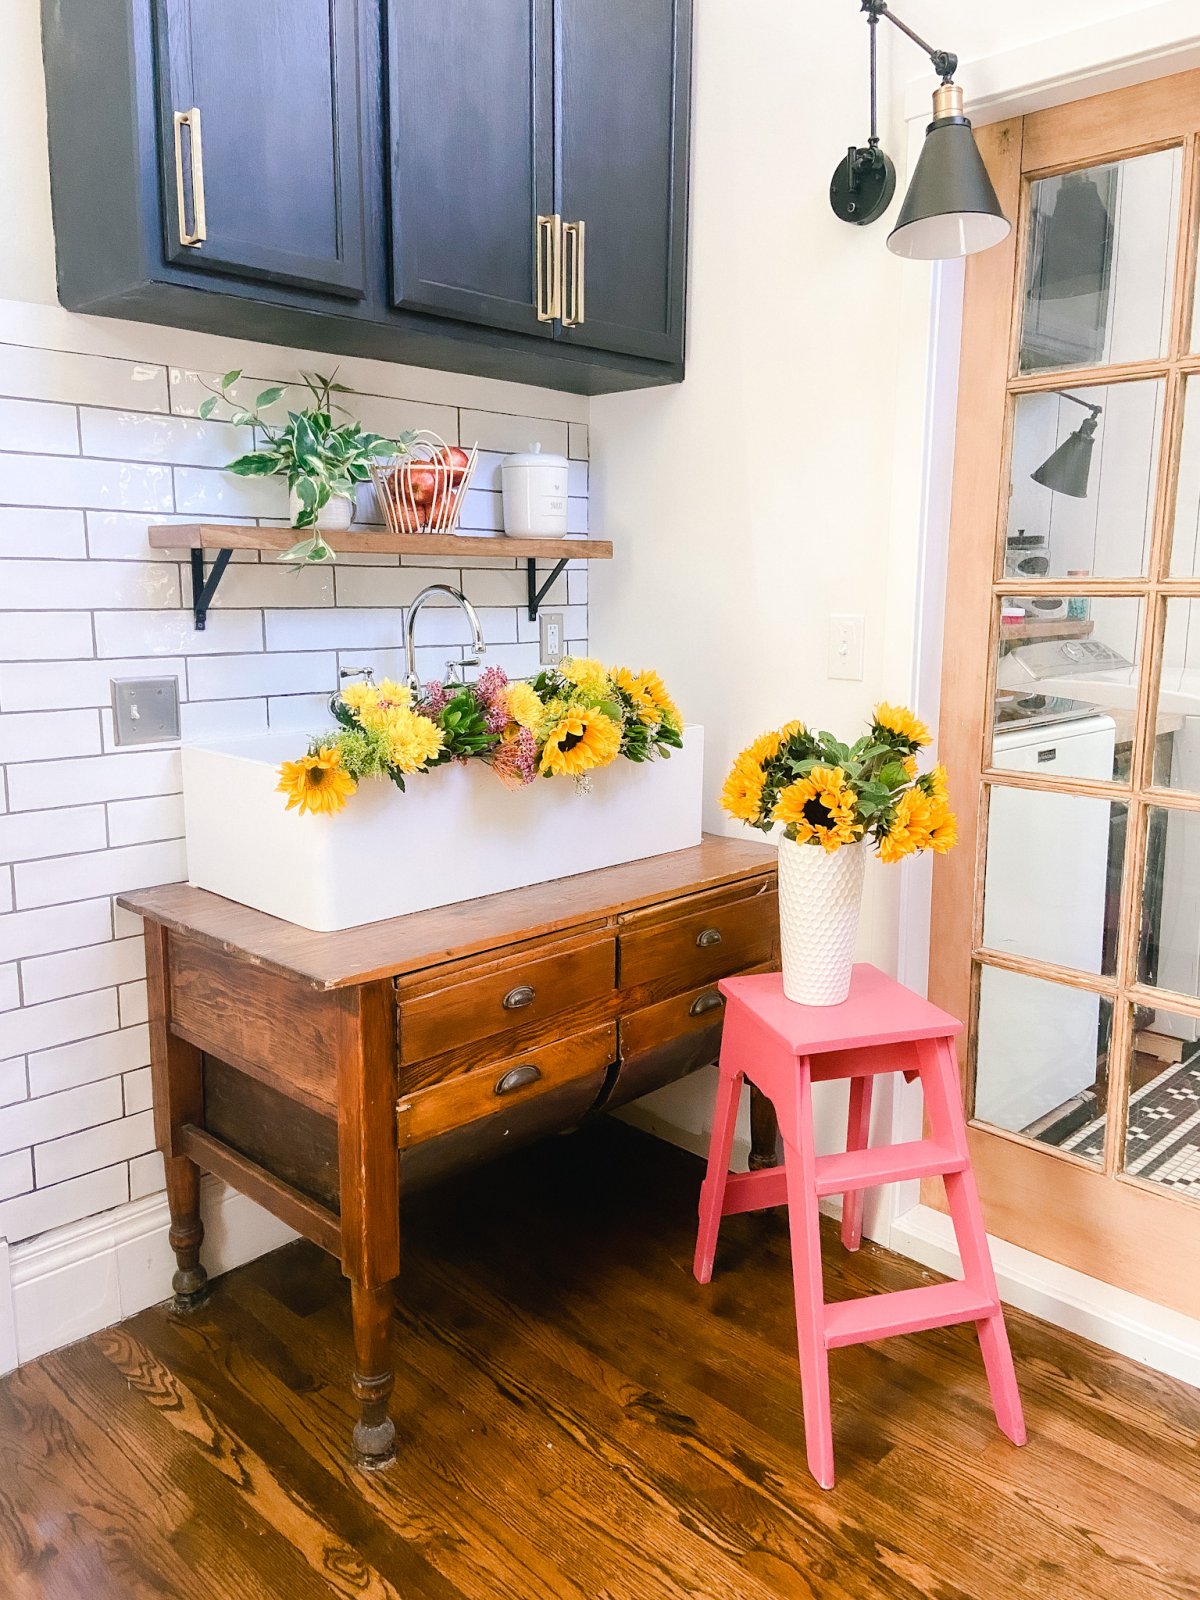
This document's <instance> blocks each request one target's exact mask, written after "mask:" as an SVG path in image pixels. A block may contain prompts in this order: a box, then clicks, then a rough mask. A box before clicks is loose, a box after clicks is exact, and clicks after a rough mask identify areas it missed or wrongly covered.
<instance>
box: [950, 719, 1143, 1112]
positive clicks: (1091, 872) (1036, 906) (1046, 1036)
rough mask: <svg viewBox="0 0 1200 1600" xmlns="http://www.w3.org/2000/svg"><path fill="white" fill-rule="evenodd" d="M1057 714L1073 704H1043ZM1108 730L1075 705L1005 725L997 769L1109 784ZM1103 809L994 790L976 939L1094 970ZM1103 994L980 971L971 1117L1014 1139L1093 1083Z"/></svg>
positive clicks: (1100, 925) (1103, 871) (1104, 878)
mask: <svg viewBox="0 0 1200 1600" xmlns="http://www.w3.org/2000/svg"><path fill="white" fill-rule="evenodd" d="M1050 704H1051V705H1055V706H1057V707H1060V708H1061V707H1062V706H1063V705H1064V704H1066V705H1067V706H1068V707H1069V706H1070V704H1071V703H1070V702H1065V703H1064V702H1062V701H1058V702H1050ZM1115 743H1116V725H1115V724H1114V722H1113V720H1112V718H1111V717H1107V716H1104V715H1102V714H1100V713H1098V712H1096V711H1095V710H1094V709H1093V708H1092V707H1089V706H1085V705H1079V706H1078V707H1077V708H1076V709H1075V710H1074V712H1073V714H1072V713H1071V712H1068V713H1067V714H1066V715H1065V716H1064V714H1063V712H1062V710H1061V709H1060V710H1058V711H1057V715H1056V716H1055V714H1053V713H1052V714H1049V715H1045V716H1041V717H1039V714H1038V712H1036V711H1034V712H1033V713H1031V715H1030V717H1029V719H1028V720H1026V721H1019V722H1017V723H1016V724H1015V725H1013V726H1011V727H1005V728H1002V729H1001V730H1000V731H998V732H997V734H996V738H995V746H994V749H995V754H994V758H993V764H994V765H995V766H997V767H1000V768H1003V769H1005V770H1007V771H1012V772H1039V773H1043V774H1047V775H1049V774H1052V773H1054V772H1056V771H1058V772H1061V773H1063V774H1064V775H1070V776H1071V777H1074V778H1102V779H1111V778H1112V775H1113V751H1114V746H1115ZM1109 834H1110V810H1109V807H1108V805H1107V803H1099V802H1092V803H1088V804H1086V805H1085V804H1081V802H1080V801H1078V800H1076V799H1073V798H1072V799H1067V798H1065V797H1063V796H1060V795H1055V794H1043V793H1040V792H1039V791H1037V790H1032V789H1004V788H1001V787H1000V786H997V787H996V788H994V789H993V791H992V804H991V816H990V819H989V825H988V866H987V879H986V884H987V890H986V897H985V902H984V942H985V944H987V945H988V946H989V947H990V948H992V949H994V950H1001V951H1005V952H1008V953H1011V954H1013V955H1023V956H1036V957H1040V958H1041V959H1044V960H1049V961H1055V962H1058V963H1060V964H1061V965H1063V966H1068V967H1076V968H1079V969H1080V970H1082V971H1084V972H1098V971H1099V969H1100V959H1101V951H1102V946H1103V939H1104V909H1105V898H1106V895H1107V885H1108V852H1109ZM1099 1011H1100V1001H1099V997H1098V996H1096V995H1094V994H1089V993H1087V992H1086V991H1085V990H1082V989H1071V988H1068V987H1067V986H1066V985H1064V984H1050V983H1045V982H1041V981H1035V980H1030V979H1028V978H1025V977H1021V976H1018V975H1016V974H1012V973H1007V972H1002V971H1000V970H999V969H996V968H985V976H984V986H983V990H982V994H981V1000H980V1014H979V1030H978V1045H977V1055H976V1072H975V1116H976V1117H977V1118H979V1119H980V1120H981V1121H984V1122H990V1123H993V1124H994V1125H995V1126H997V1127H1001V1128H1007V1129H1010V1130H1011V1131H1013V1132H1020V1131H1021V1130H1023V1129H1026V1128H1028V1127H1030V1125H1031V1124H1033V1123H1035V1122H1037V1121H1038V1120H1039V1119H1041V1118H1042V1117H1045V1116H1046V1115H1047V1114H1048V1113H1049V1112H1051V1111H1054V1110H1055V1109H1056V1108H1057V1107H1058V1106H1061V1105H1064V1104H1065V1103H1066V1102H1067V1101H1069V1100H1071V1099H1073V1098H1074V1097H1075V1096H1076V1095H1078V1094H1080V1093H1081V1092H1082V1091H1083V1090H1084V1089H1087V1088H1090V1087H1091V1085H1092V1084H1093V1083H1094V1082H1095V1081H1096V1040H1097V1029H1098V1025H1099Z"/></svg>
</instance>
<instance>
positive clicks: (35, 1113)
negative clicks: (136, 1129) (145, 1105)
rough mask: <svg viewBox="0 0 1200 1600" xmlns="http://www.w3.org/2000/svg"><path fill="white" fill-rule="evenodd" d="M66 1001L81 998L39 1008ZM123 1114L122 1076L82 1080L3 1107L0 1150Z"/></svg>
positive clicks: (60, 1005) (62, 1005) (61, 1007)
mask: <svg viewBox="0 0 1200 1600" xmlns="http://www.w3.org/2000/svg"><path fill="white" fill-rule="evenodd" d="M88 998H91V997H88ZM67 1005H78V1002H66V1000H59V1002H58V1003H56V1006H53V1008H51V1006H38V1010H42V1011H50V1010H64V1008H66V1006H67ZM120 1114H122V1085H120V1078H98V1080H96V1082H94V1083H82V1085H80V1086H78V1088H74V1090H64V1091H62V1093H61V1094H42V1096H40V1098H37V1099H32V1101H26V1102H22V1104H19V1106H6V1107H5V1109H3V1110H0V1150H19V1149H22V1146H27V1144H40V1142H42V1141H43V1139H58V1138H59V1136H61V1134H66V1133H78V1130H80V1128H94V1126H96V1123H101V1122H110V1120H112V1118H114V1117H120Z"/></svg>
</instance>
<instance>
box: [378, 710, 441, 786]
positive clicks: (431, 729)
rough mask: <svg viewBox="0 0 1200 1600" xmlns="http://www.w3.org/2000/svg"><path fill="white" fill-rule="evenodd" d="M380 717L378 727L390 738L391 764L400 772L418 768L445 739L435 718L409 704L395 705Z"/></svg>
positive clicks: (427, 760) (388, 740) (389, 755)
mask: <svg viewBox="0 0 1200 1600" xmlns="http://www.w3.org/2000/svg"><path fill="white" fill-rule="evenodd" d="M381 717H382V720H381V721H380V723H379V725H378V729H377V731H378V732H379V733H381V734H382V735H383V736H384V738H385V739H386V740H387V746H388V762H389V764H390V765H391V766H393V767H396V768H397V769H398V770H399V771H400V772H419V771H420V769H421V768H422V767H423V766H425V765H426V763H427V762H429V761H432V760H433V758H434V756H436V755H437V754H438V752H439V751H440V750H441V748H442V745H443V743H444V742H445V741H444V739H443V736H442V730H441V729H440V728H439V727H438V725H437V723H436V722H431V721H430V719H429V718H428V717H423V716H421V714H420V712H417V711H410V710H409V708H408V707H407V706H392V707H390V708H389V709H388V710H386V711H384V712H383V713H382V714H381Z"/></svg>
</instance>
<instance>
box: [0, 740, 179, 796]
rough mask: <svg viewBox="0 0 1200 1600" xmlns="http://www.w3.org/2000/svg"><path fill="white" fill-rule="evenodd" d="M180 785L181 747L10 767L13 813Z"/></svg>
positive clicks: (162, 791)
mask: <svg viewBox="0 0 1200 1600" xmlns="http://www.w3.org/2000/svg"><path fill="white" fill-rule="evenodd" d="M180 787H181V778H180V765H179V751H178V750H177V749H167V750H145V751H129V752H127V753H123V754H116V755H107V756H84V757H81V758H79V759H78V760H71V761H33V762H25V763H21V764H19V765H16V766H12V767H9V769H8V800H9V805H10V807H11V808H12V810H13V811H34V810H38V809H40V808H42V807H46V806H72V805H86V804H88V803H90V802H92V801H99V800H131V799H135V798H140V797H144V796H147V795H156V794H177V793H178V792H179V789H180Z"/></svg>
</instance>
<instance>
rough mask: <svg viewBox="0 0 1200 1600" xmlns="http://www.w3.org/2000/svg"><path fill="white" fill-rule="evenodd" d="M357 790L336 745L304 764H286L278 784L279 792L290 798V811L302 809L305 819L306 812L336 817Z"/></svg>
mask: <svg viewBox="0 0 1200 1600" xmlns="http://www.w3.org/2000/svg"><path fill="white" fill-rule="evenodd" d="M357 787H358V785H357V784H356V783H355V781H354V779H353V778H352V777H351V776H350V774H349V773H348V772H343V770H342V756H341V752H340V751H339V750H335V749H334V748H333V746H332V745H326V746H324V747H323V748H322V749H320V750H318V751H317V752H316V753H315V754H314V755H309V756H305V757H304V758H303V760H301V761H285V762H284V763H283V765H282V766H281V767H280V769H279V782H278V783H277V784H276V788H277V789H278V790H279V792H280V793H281V794H286V795H287V797H288V803H287V806H286V809H287V810H288V811H290V810H291V809H292V807H293V806H298V807H299V808H300V815H301V816H303V815H304V813H305V812H306V811H312V812H319V813H323V814H324V815H325V816H330V817H331V816H333V814H334V813H335V812H337V811H340V810H341V809H342V807H343V806H344V805H345V804H346V801H347V799H348V798H349V797H350V795H352V794H353V793H354V791H355V789H356V788H357Z"/></svg>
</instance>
